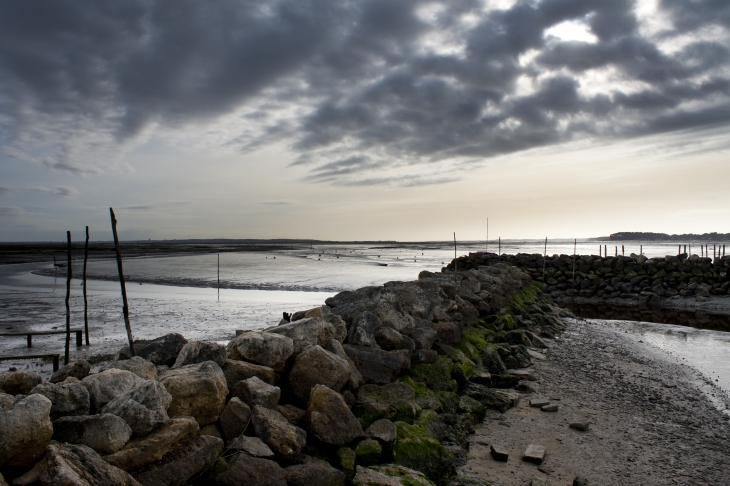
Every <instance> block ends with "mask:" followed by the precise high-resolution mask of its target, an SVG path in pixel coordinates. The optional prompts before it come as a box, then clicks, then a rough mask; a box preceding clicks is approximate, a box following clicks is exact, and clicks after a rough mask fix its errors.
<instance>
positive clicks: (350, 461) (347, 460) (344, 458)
mask: <svg viewBox="0 0 730 486" xmlns="http://www.w3.org/2000/svg"><path fill="white" fill-rule="evenodd" d="M356 457H357V455H356V454H355V451H353V450H352V449H350V448H349V447H341V448H340V449H338V450H337V465H338V466H339V468H340V470H341V471H342V472H343V473H344V474H345V478H347V479H348V480H349V479H352V477H353V476H355V458H356Z"/></svg>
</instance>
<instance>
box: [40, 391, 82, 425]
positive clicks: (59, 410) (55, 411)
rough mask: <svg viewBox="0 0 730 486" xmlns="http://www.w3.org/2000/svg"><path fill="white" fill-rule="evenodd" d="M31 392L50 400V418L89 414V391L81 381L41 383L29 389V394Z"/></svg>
mask: <svg viewBox="0 0 730 486" xmlns="http://www.w3.org/2000/svg"><path fill="white" fill-rule="evenodd" d="M33 394H38V395H43V396H44V397H46V398H47V399H49V400H50V401H51V403H52V404H53V406H52V407H51V420H55V419H57V418H59V417H64V416H66V415H88V414H89V410H90V408H89V407H90V398H89V391H88V390H87V389H86V387H85V386H84V385H82V384H81V383H62V384H55V383H41V384H40V385H38V386H36V387H35V388H33V389H32V390H31V391H30V395H33Z"/></svg>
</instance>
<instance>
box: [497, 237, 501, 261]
mask: <svg viewBox="0 0 730 486" xmlns="http://www.w3.org/2000/svg"><path fill="white" fill-rule="evenodd" d="M497 256H498V257H499V258H502V237H501V236H500V237H499V255H497Z"/></svg>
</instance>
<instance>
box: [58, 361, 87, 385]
mask: <svg viewBox="0 0 730 486" xmlns="http://www.w3.org/2000/svg"><path fill="white" fill-rule="evenodd" d="M89 371H91V366H90V365H89V363H88V361H84V360H83V359H80V360H78V361H72V362H71V363H69V364H67V365H64V366H61V368H59V369H58V371H56V372H55V373H53V375H51V379H50V380H49V381H50V382H51V383H61V382H62V381H64V380H65V379H66V378H68V377H69V376H72V377H74V378H76V379H77V380H83V379H84V378H86V377H87V376H88V375H89Z"/></svg>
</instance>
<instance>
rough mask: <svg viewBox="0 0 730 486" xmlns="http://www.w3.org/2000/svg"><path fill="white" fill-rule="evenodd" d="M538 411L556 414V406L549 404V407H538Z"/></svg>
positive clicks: (555, 404)
mask: <svg viewBox="0 0 730 486" xmlns="http://www.w3.org/2000/svg"><path fill="white" fill-rule="evenodd" d="M540 410H542V411H543V412H557V411H558V404H557V403H551V404H550V405H543V406H542V407H540Z"/></svg>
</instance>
